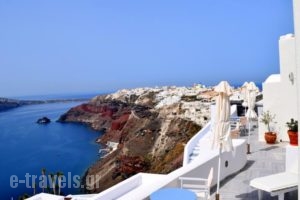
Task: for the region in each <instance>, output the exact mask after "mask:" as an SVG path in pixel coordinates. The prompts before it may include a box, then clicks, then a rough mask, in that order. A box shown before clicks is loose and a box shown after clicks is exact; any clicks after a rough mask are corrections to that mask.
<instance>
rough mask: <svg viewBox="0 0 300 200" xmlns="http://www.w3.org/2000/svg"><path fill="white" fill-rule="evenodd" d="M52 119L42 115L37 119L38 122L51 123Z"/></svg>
mask: <svg viewBox="0 0 300 200" xmlns="http://www.w3.org/2000/svg"><path fill="white" fill-rule="evenodd" d="M50 122H51V120H50V119H49V118H48V117H42V118H40V119H38V120H37V121H36V123H38V124H49V123H50Z"/></svg>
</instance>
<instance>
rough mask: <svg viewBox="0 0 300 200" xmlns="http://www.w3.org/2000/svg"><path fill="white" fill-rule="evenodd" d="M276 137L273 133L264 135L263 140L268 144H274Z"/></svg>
mask: <svg viewBox="0 0 300 200" xmlns="http://www.w3.org/2000/svg"><path fill="white" fill-rule="evenodd" d="M276 138H277V135H276V134H275V133H273V132H266V133H265V140H266V142H267V143H268V144H275V142H276Z"/></svg>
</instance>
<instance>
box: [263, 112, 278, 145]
mask: <svg viewBox="0 0 300 200" xmlns="http://www.w3.org/2000/svg"><path fill="white" fill-rule="evenodd" d="M274 119H275V114H272V113H271V112H270V111H269V110H268V111H266V112H263V113H262V115H261V118H260V122H262V123H263V124H265V125H266V127H267V129H268V131H267V132H265V140H266V142H267V143H268V144H275V142H276V138H277V135H276V133H275V132H273V131H271V123H275V121H274Z"/></svg>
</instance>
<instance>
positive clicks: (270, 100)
mask: <svg viewBox="0 0 300 200" xmlns="http://www.w3.org/2000/svg"><path fill="white" fill-rule="evenodd" d="M295 45H296V40H295V37H294V35H293V34H287V35H284V36H281V37H280V39H279V57H280V74H273V75H271V76H269V77H268V78H267V80H266V81H265V82H264V83H263V98H264V100H263V109H264V111H267V110H270V111H271V113H273V114H275V115H276V116H275V121H276V122H277V123H276V124H273V126H272V129H273V131H275V132H276V133H277V134H278V135H277V140H283V141H288V140H289V138H288V135H287V127H286V122H287V121H289V120H290V119H291V118H294V119H295V118H296V119H297V87H296V85H297V84H296V80H295V78H296V51H295ZM259 127H260V128H259V136H260V137H259V139H260V140H264V132H266V127H265V125H264V124H262V123H261V124H260V126H259Z"/></svg>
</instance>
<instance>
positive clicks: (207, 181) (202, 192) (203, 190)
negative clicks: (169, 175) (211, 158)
mask: <svg viewBox="0 0 300 200" xmlns="http://www.w3.org/2000/svg"><path fill="white" fill-rule="evenodd" d="M213 172H214V169H213V168H211V169H210V171H209V174H208V177H207V178H192V177H179V180H180V187H181V188H182V189H188V190H191V191H193V192H195V193H196V195H197V197H198V198H201V199H205V200H207V199H209V198H210V186H211V183H212V180H213Z"/></svg>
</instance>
